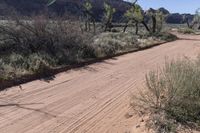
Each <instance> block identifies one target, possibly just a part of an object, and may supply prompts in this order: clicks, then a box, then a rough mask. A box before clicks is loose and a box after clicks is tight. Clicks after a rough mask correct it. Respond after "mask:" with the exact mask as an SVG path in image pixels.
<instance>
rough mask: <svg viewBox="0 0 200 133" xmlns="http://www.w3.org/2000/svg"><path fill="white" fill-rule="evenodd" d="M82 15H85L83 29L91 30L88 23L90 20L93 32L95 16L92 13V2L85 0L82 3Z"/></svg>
mask: <svg viewBox="0 0 200 133" xmlns="http://www.w3.org/2000/svg"><path fill="white" fill-rule="evenodd" d="M83 15H84V16H85V31H90V30H91V28H90V23H91V22H92V24H93V28H94V33H95V30H96V26H95V17H94V15H93V13H92V3H91V2H90V1H89V0H86V1H85V3H84V4H83Z"/></svg>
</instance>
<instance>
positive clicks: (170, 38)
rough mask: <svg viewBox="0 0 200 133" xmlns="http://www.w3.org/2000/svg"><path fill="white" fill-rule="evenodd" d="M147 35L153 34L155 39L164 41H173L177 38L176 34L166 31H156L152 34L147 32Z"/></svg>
mask: <svg viewBox="0 0 200 133" xmlns="http://www.w3.org/2000/svg"><path fill="white" fill-rule="evenodd" d="M149 36H154V37H156V38H157V39H160V40H164V41H174V40H176V39H177V36H175V35H173V34H171V33H167V32H157V33H154V34H149Z"/></svg>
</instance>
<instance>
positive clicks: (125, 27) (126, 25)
mask: <svg viewBox="0 0 200 133" xmlns="http://www.w3.org/2000/svg"><path fill="white" fill-rule="evenodd" d="M127 27H128V22H126V24H125V26H124V30H123V32H126V29H127Z"/></svg>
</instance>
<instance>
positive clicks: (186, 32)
mask: <svg viewBox="0 0 200 133" xmlns="http://www.w3.org/2000/svg"><path fill="white" fill-rule="evenodd" d="M178 32H179V33H182V34H195V31H194V30H193V29H191V28H181V29H179V30H178Z"/></svg>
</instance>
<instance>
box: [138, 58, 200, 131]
mask: <svg viewBox="0 0 200 133" xmlns="http://www.w3.org/2000/svg"><path fill="white" fill-rule="evenodd" d="M146 86H147V87H146V90H145V91H144V92H141V95H140V97H139V98H137V100H136V101H138V102H137V104H136V105H140V107H142V108H145V109H148V110H149V111H151V113H152V114H153V116H152V117H151V118H153V120H152V121H151V122H153V124H152V125H154V126H156V129H157V131H161V130H163V129H166V130H165V132H170V131H172V129H173V128H174V127H176V125H177V124H178V123H181V124H182V125H188V123H190V125H191V123H193V124H192V125H199V124H200V58H198V60H196V61H190V60H188V59H182V60H178V61H172V62H170V63H166V64H165V67H164V68H163V69H161V70H160V71H153V72H150V73H149V74H148V75H147V76H146ZM155 115H159V117H157V120H156V122H155V119H154V118H155V117H154V116H155ZM163 118H164V119H163ZM169 125H171V126H169ZM169 127H170V128H169Z"/></svg>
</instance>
